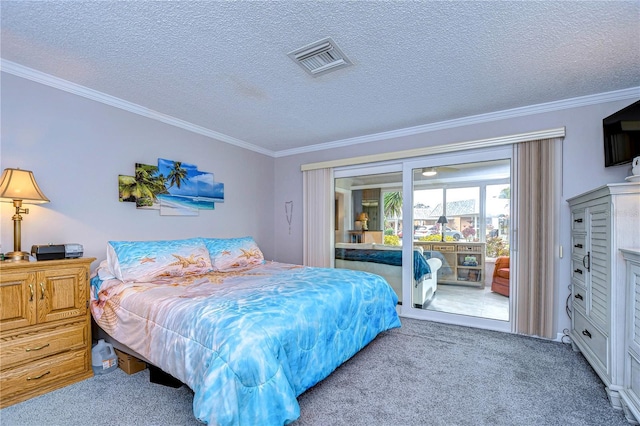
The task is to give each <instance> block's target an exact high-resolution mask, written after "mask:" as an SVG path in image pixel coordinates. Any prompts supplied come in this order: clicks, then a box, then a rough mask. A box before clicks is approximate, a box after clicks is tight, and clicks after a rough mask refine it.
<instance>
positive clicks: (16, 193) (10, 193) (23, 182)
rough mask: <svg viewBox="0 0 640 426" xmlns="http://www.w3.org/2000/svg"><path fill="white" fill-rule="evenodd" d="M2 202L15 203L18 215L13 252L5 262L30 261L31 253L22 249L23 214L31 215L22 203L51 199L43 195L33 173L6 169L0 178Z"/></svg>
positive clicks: (15, 221)
mask: <svg viewBox="0 0 640 426" xmlns="http://www.w3.org/2000/svg"><path fill="white" fill-rule="evenodd" d="M0 201H4V202H9V203H13V206H14V207H15V208H16V214H14V215H13V217H12V220H13V251H12V252H9V253H7V254H5V260H8V261H18V260H29V253H26V252H23V251H22V247H21V240H22V234H21V223H22V216H21V214H29V209H23V208H22V203H23V202H25V203H29V204H42V203H48V202H49V199H48V198H47V197H45V195H44V194H43V193H42V191H41V190H40V188H39V187H38V184H37V183H36V179H35V178H34V177H33V172H31V171H29V170H21V169H10V168H8V169H4V171H3V172H2V177H0Z"/></svg>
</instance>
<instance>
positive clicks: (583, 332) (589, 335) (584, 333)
mask: <svg viewBox="0 0 640 426" xmlns="http://www.w3.org/2000/svg"><path fill="white" fill-rule="evenodd" d="M582 335H584V336H587V337H588V338H589V339H591V333H589V330H582Z"/></svg>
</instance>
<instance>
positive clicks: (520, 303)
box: [511, 138, 562, 338]
mask: <svg viewBox="0 0 640 426" xmlns="http://www.w3.org/2000/svg"><path fill="white" fill-rule="evenodd" d="M561 142H562V139H561V138H557V139H544V140H536V141H530V142H521V143H517V144H514V158H515V159H516V163H517V166H516V172H515V178H516V179H515V180H516V182H515V189H516V191H515V207H516V209H515V220H516V223H515V226H514V233H515V238H514V242H516V248H515V250H513V251H512V255H513V257H514V259H512V261H511V268H512V269H515V271H514V272H515V276H514V278H512V280H513V281H512V287H513V290H514V293H515V295H514V296H515V299H514V300H515V305H516V306H515V324H514V325H515V332H516V333H520V334H527V335H532V336H540V337H544V338H554V337H555V336H553V330H554V328H553V322H554V292H555V277H556V273H555V248H556V226H557V224H556V215H557V211H558V209H557V207H558V201H557V195H558V190H557V189H556V188H557V183H558V180H559V179H560V176H559V174H560V173H558V172H557V168H556V162H557V161H558V159H557V158H556V157H557V156H558V155H557V154H556V152H558V149H557V148H558V147H561Z"/></svg>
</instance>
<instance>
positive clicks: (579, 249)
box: [571, 234, 587, 259]
mask: <svg viewBox="0 0 640 426" xmlns="http://www.w3.org/2000/svg"><path fill="white" fill-rule="evenodd" d="M586 238H587V236H586V235H584V234H573V235H572V236H571V252H572V253H573V255H574V256H575V257H579V258H581V259H582V258H583V257H584V255H586V254H587V246H586V244H587V243H586Z"/></svg>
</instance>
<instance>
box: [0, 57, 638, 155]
mask: <svg viewBox="0 0 640 426" xmlns="http://www.w3.org/2000/svg"><path fill="white" fill-rule="evenodd" d="M0 71H4V72H7V73H9V74H13V75H15V76H18V77H22V78H25V79H28V80H31V81H35V82H37V83H41V84H44V85H47V86H50V87H53V88H56V89H60V90H63V91H65V92H69V93H72V94H75V95H78V96H82V97H84V98H87V99H91V100H94V101H97V102H101V103H103V104H106V105H110V106H113V107H115V108H119V109H122V110H125V111H128V112H131V113H134V114H138V115H141V116H143V117H147V118H150V119H153V120H157V121H160V122H163V123H165V124H169V125H171V126H175V127H179V128H181V129H184V130H188V131H190V132H193V133H197V134H200V135H203V136H206V137H210V138H212V139H216V140H218V141H221V142H225V143H228V144H231V145H235V146H238V147H240V148H244V149H248V150H250V151H254V152H257V153H259V154H263V155H268V156H270V157H275V158H279V157H287V156H291V155H297V154H304V153H309V152H315V151H322V150H326V149H332V148H341V147H345V146H351V145H358V144H362V143H368V142H376V141H384V140H388V139H394V138H399V137H404V136H413V135H417V134H421V133H428V132H433V131H436V130H444V129H451V128H455V127H461V126H468V125H471V124H480V123H487V122H491V121H497V120H504V119H508V118H515V117H522V116H526V115H533V114H541V113H545V112H552V111H559V110H562V109H569V108H577V107H582V106H588V105H593V104H599V103H606V102H613V101H619V100H626V99H637V98H640V86H638V87H631V88H629V89H622V90H616V91H612V92H605V93H599V94H595V95H588V96H582V97H578V98H572V99H565V100H560V101H554V102H548V103H543V104H537V105H529V106H525V107H520V108H513V109H509V110H503V111H496V112H490V113H487V114H479V115H473V116H469V117H462V118H457V119H454V120H447V121H440V122H437V123H431V124H424V125H420V126H415V127H407V128H404V129H398V130H392V131H388V132H381V133H374V134H370V135H364V136H358V137H354V138H348V139H341V140H336V141H333V142H327V143H321V144H316V145H310V146H305V147H300V148H293V149H286V150H281V151H271V150H269V149H266V148H262V147H259V146H257V145H254V144H251V143H248V142H245V141H243V140H240V139H237V138H234V137H232V136H229V135H225V134H223V133H220V132H216V131H214V130H211V129H207V128H205V127H202V126H198V125H196V124H193V123H190V122H188V121H185V120H181V119H179V118H175V117H172V116H170V115H167V114H163V113H160V112H157V111H154V110H151V109H149V108H145V107H143V106H141V105H138V104H135V103H133V102H129V101H125V100H123V99H120V98H117V97H115V96H111V95H107V94H105V93H102V92H99V91H97V90H94V89H90V88H88V87H85V86H82V85H79V84H76V83H72V82H70V81H68V80H64V79H61V78H59V77H55V76H52V75H50V74H46V73H43V72H41V71H37V70H34V69H32V68H28V67H25V66H23V65H20V64H17V63H15V62H11V61H8V60H6V59H0Z"/></svg>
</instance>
